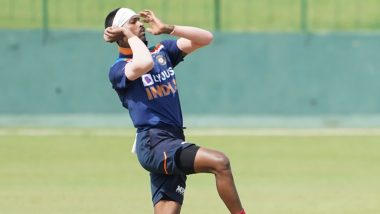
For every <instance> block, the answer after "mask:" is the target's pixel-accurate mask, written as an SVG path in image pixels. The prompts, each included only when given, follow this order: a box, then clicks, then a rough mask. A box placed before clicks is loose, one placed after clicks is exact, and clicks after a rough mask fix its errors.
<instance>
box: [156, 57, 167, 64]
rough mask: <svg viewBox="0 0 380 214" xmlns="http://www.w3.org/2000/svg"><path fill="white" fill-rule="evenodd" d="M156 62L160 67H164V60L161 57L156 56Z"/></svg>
mask: <svg viewBox="0 0 380 214" xmlns="http://www.w3.org/2000/svg"><path fill="white" fill-rule="evenodd" d="M156 60H157V62H158V63H159V64H160V65H166V59H165V57H163V56H162V55H157V56H156Z"/></svg>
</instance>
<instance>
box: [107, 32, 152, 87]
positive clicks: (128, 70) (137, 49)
mask: <svg viewBox="0 0 380 214" xmlns="http://www.w3.org/2000/svg"><path fill="white" fill-rule="evenodd" d="M104 40H105V41H107V42H114V41H120V40H123V41H124V42H128V44H129V46H130V47H131V49H132V52H133V58H132V62H130V63H127V64H126V65H125V76H126V77H127V78H128V79H129V80H131V81H133V80H136V79H138V78H139V77H141V76H142V75H143V74H145V73H147V72H148V71H150V70H151V69H152V68H153V59H152V56H151V55H150V52H149V49H148V47H147V46H146V45H145V44H144V43H143V42H142V41H141V40H140V39H139V38H138V37H137V36H136V35H134V34H133V33H132V32H131V31H129V30H128V29H126V28H124V27H109V28H106V30H105V31H104Z"/></svg>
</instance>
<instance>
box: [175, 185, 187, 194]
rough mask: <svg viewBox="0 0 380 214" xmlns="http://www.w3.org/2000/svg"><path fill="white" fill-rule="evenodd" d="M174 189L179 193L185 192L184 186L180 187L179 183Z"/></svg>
mask: <svg viewBox="0 0 380 214" xmlns="http://www.w3.org/2000/svg"><path fill="white" fill-rule="evenodd" d="M175 191H176V192H177V193H178V194H180V195H184V194H185V188H183V187H181V186H180V185H178V186H177V189H176V190H175Z"/></svg>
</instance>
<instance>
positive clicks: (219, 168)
mask: <svg viewBox="0 0 380 214" xmlns="http://www.w3.org/2000/svg"><path fill="white" fill-rule="evenodd" d="M230 171H231V165H230V160H229V159H228V157H227V156H226V155H225V154H223V153H218V154H217V155H216V156H215V172H216V173H226V172H230Z"/></svg>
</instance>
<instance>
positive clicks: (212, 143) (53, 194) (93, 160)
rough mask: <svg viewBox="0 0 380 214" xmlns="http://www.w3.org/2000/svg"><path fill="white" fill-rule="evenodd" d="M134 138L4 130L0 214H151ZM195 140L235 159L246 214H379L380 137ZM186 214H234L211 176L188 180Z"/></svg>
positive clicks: (218, 134)
mask: <svg viewBox="0 0 380 214" xmlns="http://www.w3.org/2000/svg"><path fill="white" fill-rule="evenodd" d="M255 133H256V134H255ZM257 133H261V134H257ZM274 133H276V132H274ZM133 135H134V134H133V131H131V130H128V131H123V130H111V129H107V130H100V129H79V130H75V129H47V130H41V129H35V130H15V129H0V148H1V149H0V212H1V213H6V214H25V213H28V214H34V213H35V214H37V213H38V214H45V213H46V214H52V213H53V214H61V213H62V214H67V213H70V214H74V213H77V214H84V213H91V214H104V213H112V214H118V213H120V214H121V213H123V214H125V213H152V207H151V202H150V190H149V179H148V175H147V173H146V172H145V171H144V170H143V169H142V168H140V166H139V164H138V162H137V160H136V157H135V156H134V155H132V154H131V153H130V147H131V142H132V141H133ZM329 135H331V136H329ZM187 136H188V137H187V140H188V141H193V142H197V143H198V144H199V145H202V146H205V147H209V148H215V149H219V150H221V151H223V152H225V153H226V154H227V155H228V156H229V157H230V159H231V162H232V167H233V171H234V173H235V180H236V183H237V186H238V190H239V192H240V195H241V199H242V201H243V203H244V205H245V207H246V211H247V213H260V214H273V213H281V214H317V213H318V214H319V213H320V214H325V213H333V214H339V213H344V214H358V213H366V214H378V213H380V204H379V201H380V182H379V178H380V168H379V166H380V135H379V134H378V133H377V134H365V133H364V134H363V133H362V134H354V135H344V134H339V133H338V134H328V133H327V134H323V135H318V134H315V133H314V134H310V133H309V134H308V133H304V134H297V133H296V132H294V133H286V132H277V134H276V135H271V133H270V132H256V131H255V130H243V131H240V130H236V129H235V130H230V131H224V130H219V131H218V130H199V131H192V130H189V131H188V135H187ZM182 213H184V214H186V213H188V214H193V213H197V214H202V213H204V214H206V213H207V214H208V213H228V212H227V210H226V209H225V207H224V205H223V204H222V202H221V200H220V199H219V198H218V195H217V193H216V190H215V185H214V179H213V177H212V176H211V175H196V176H194V175H193V176H190V177H189V179H188V188H187V189H186V196H185V204H184V207H183V212H182Z"/></svg>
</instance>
